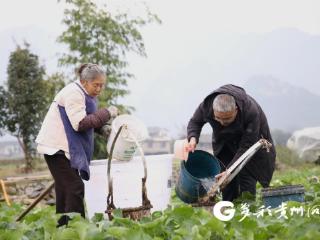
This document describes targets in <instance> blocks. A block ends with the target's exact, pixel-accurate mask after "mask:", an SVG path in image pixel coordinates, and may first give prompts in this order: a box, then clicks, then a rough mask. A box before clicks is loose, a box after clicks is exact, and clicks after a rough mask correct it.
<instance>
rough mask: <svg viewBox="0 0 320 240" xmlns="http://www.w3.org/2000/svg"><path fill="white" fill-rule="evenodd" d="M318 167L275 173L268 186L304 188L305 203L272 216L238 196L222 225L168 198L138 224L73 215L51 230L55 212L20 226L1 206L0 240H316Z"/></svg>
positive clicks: (35, 215) (319, 230)
mask: <svg viewBox="0 0 320 240" xmlns="http://www.w3.org/2000/svg"><path fill="white" fill-rule="evenodd" d="M319 177H320V166H317V165H314V164H299V166H297V165H296V166H286V167H285V170H281V171H280V170H277V171H276V172H275V175H274V178H273V180H272V186H283V185H288V184H303V185H304V186H305V189H306V193H305V200H306V201H305V202H304V203H297V202H287V203H286V204H285V205H284V206H282V208H280V207H279V208H275V209H273V210H271V211H267V209H265V208H263V206H262V202H261V198H260V195H259V192H260V191H259V187H258V195H257V198H256V200H253V199H252V198H251V197H250V196H243V197H242V198H241V199H240V200H239V201H237V202H236V203H235V207H234V210H235V215H234V217H233V218H232V219H231V220H230V221H226V222H224V221H221V220H219V219H217V218H216V217H215V216H214V215H213V214H212V213H211V212H209V211H206V210H204V209H201V208H192V207H190V206H189V205H186V204H183V203H181V202H180V201H179V200H178V199H177V198H176V197H175V196H174V194H173V199H172V204H171V206H169V207H168V209H166V210H165V211H163V212H154V213H153V214H152V216H150V217H146V218H143V219H142V220H140V221H139V222H137V221H132V220H129V219H126V218H122V217H121V212H119V211H116V212H115V218H114V220H113V221H108V220H106V219H104V218H103V214H101V213H98V214H96V215H95V217H93V218H92V219H90V220H88V219H82V218H81V217H80V216H79V215H72V221H71V222H70V224H69V225H68V227H62V228H58V229H57V228H56V221H57V218H58V216H57V215H56V214H55V211H54V208H52V207H47V208H42V209H35V210H33V211H32V212H31V213H30V214H29V215H27V216H26V217H25V219H24V220H23V221H22V222H21V223H16V222H15V218H16V217H17V215H18V214H19V213H20V212H21V211H22V210H23V208H22V206H19V205H14V206H12V207H7V206H6V205H4V204H2V205H1V206H0V239H1V240H5V239H8V240H12V239H23V240H27V239H30V240H35V239H41V240H43V239H70V240H71V239H72V240H75V239H82V240H90V239H137V240H141V239H146V240H147V239H199V240H202V239H245V240H248V239H257V240H262V239H274V240H275V239H295V240H298V239H310V240H314V239H320V212H319V211H320V183H319Z"/></svg>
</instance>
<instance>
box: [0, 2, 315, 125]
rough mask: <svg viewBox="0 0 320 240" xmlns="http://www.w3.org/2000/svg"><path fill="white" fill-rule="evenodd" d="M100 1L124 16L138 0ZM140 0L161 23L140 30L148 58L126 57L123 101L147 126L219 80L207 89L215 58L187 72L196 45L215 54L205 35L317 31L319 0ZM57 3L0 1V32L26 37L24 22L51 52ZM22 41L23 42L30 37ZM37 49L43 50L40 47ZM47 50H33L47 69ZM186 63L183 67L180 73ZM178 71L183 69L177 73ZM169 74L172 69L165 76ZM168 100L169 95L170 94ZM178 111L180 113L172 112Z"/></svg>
mask: <svg viewBox="0 0 320 240" xmlns="http://www.w3.org/2000/svg"><path fill="white" fill-rule="evenodd" d="M104 2H106V3H107V6H108V7H109V8H110V9H111V11H112V12H116V11H121V12H123V11H129V12H130V13H131V14H132V15H139V14H141V13H142V12H143V11H142V10H141V9H143V8H142V4H141V1H134V0H127V1H123V0H113V1H102V0H100V1H99V3H104ZM144 2H145V3H146V5H148V6H149V8H150V10H151V11H152V12H154V13H156V14H157V15H158V16H159V17H160V19H161V20H162V21H163V23H162V25H160V26H159V25H155V24H154V25H150V26H147V27H146V28H144V29H143V30H142V33H143V36H144V39H145V44H146V50H147V54H148V58H147V59H141V58H138V57H136V56H131V55H130V56H129V63H130V71H131V72H132V73H134V74H135V76H136V79H135V80H131V81H130V82H129V89H130V90H131V95H130V96H128V97H127V98H125V99H124V100H123V102H124V103H126V104H129V105H132V106H134V107H136V109H137V112H136V115H137V116H139V117H140V118H141V119H142V120H143V121H145V122H146V123H147V125H161V126H164V127H167V128H169V129H171V130H172V129H173V128H179V126H181V125H183V124H187V121H188V118H189V117H190V115H191V114H192V113H193V111H194V108H195V107H196V106H197V105H198V104H199V102H200V100H201V99H202V98H203V97H204V96H205V95H206V94H207V93H209V92H211V91H212V90H213V89H214V87H216V86H217V85H218V84H219V81H215V80H212V88H211V85H208V81H209V80H210V78H209V77H208V76H207V73H208V72H209V73H210V71H212V69H210V66H212V65H214V64H215V62H214V61H211V62H210V64H209V63H208V62H209V60H208V62H206V61H205V62H201V63H200V64H201V65H202V66H203V69H204V71H203V76H202V75H201V72H197V73H195V72H192V68H189V69H188V68H186V66H190V58H194V59H202V60H201V61H203V59H204V57H205V56H203V55H205V54H206V53H205V51H204V50H203V49H206V48H208V49H212V48H213V47H214V48H215V53H216V54H217V55H219V54H220V53H222V52H223V51H224V50H223V42H222V43H220V44H221V46H220V45H218V46H212V44H211V43H212V41H211V40H212V39H213V38H214V37H215V36H220V35H223V34H234V35H235V36H238V35H246V34H257V35H259V34H266V33H269V32H272V31H274V30H277V29H283V28H295V29H298V30H300V31H302V32H305V33H308V34H311V35H315V36H317V35H320V14H319V12H320V1H319V0H300V1H299V0H263V1H262V0H234V1H228V0H220V1H215V0H206V1H204V0H197V1H196V0H190V1H188V0H146V1H144ZM64 6H65V4H64V3H59V4H58V3H57V1H56V0H27V1H25V0H10V1H2V5H1V7H0V36H1V33H3V34H5V33H6V32H10V34H12V31H15V29H16V31H19V29H25V28H26V29H28V33H26V35H28V34H29V35H28V36H30V38H32V29H41V30H42V31H44V32H45V33H46V34H47V35H48V39H50V40H48V52H50V50H51V51H53V50H52V49H54V48H52V46H53V44H55V43H54V39H55V38H56V37H57V36H58V35H59V34H60V33H61V31H62V29H63V27H62V25H61V20H62V17H63V9H64ZM30 29H31V30H30ZM18 36H20V37H21V34H20V35H19V33H18V32H17V35H15V34H13V35H11V36H10V37H11V38H12V39H16V40H17V41H20V38H19V37H18ZM2 37H3V35H2ZM27 40H29V42H30V39H27ZM32 41H34V42H32ZM50 41H51V42H50ZM0 43H1V39H0ZM30 43H31V45H36V46H34V47H35V49H37V45H41V44H43V43H37V42H36V40H34V39H31V42H30ZM216 45H217V44H216ZM199 49H202V50H199ZM12 50H13V49H1V58H7V56H8V54H9V52H10V51H12ZM219 51H221V52H219ZM39 52H41V53H43V52H46V50H45V49H44V48H43V47H42V48H41V50H39ZM50 54H51V53H50ZM220 55H221V56H220V58H219V59H220V60H219V61H227V60H228V59H227V58H228V54H227V53H225V52H223V54H220ZM51 56H52V55H50V57H48V56H40V58H42V59H45V60H46V62H47V63H48V66H47V69H48V71H49V72H50V71H51V72H53V71H55V70H56V69H55V67H53V65H54V64H55V63H56V59H55V58H54V57H52V58H51ZM48 58H50V59H48ZM209 58H210V56H208V59H209ZM223 58H225V59H223ZM1 60H2V62H4V61H7V60H4V59H1ZM217 64H219V63H218V62H217ZM191 66H192V65H191ZM5 67H6V66H5V65H2V66H1V68H5ZM188 70H190V73H188V72H186V71H188ZM198 71H199V70H198ZM1 72H3V69H1ZM181 72H186V73H185V75H178V73H181ZM175 73H177V76H176V81H175V82H174V83H173V82H172V79H174V74H175ZM211 73H212V75H214V73H213V72H211ZM186 76H190V78H195V79H196V78H199V79H206V80H203V81H207V82H206V84H204V85H203V87H201V86H202V85H201V84H199V80H195V81H191V80H188V81H186V78H187V77H186ZM217 76H222V75H217ZM193 93H194V100H193V101H192V103H191V104H190V103H188V104H186V105H184V102H185V101H184V98H190V97H192V96H190V95H191V94H193ZM172 99H175V100H174V101H170V100H172ZM172 104H175V107H172V106H170V105H172ZM179 112H181V114H180V113H179ZM178 115H179V116H180V115H181V116H182V117H181V118H179V117H178Z"/></svg>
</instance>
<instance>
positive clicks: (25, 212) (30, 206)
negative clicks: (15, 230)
mask: <svg viewBox="0 0 320 240" xmlns="http://www.w3.org/2000/svg"><path fill="white" fill-rule="evenodd" d="M53 186H54V182H52V183H51V184H50V185H49V186H48V187H47V188H46V189H45V190H44V191H43V192H42V193H41V194H40V195H39V196H38V197H37V198H36V199H35V200H34V201H33V202H32V203H31V204H30V205H29V207H28V208H27V209H26V210H24V211H23V212H22V213H21V214H20V215H19V217H18V218H17V219H16V221H17V222H18V221H20V220H21V219H22V218H24V216H25V215H27V214H28V212H30V211H31V209H33V208H34V207H35V206H36V205H37V204H38V202H40V200H41V199H43V198H44V197H45V196H46V195H47V194H48V193H49V192H50V191H51V189H52V188H53Z"/></svg>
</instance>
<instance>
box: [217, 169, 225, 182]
mask: <svg viewBox="0 0 320 240" xmlns="http://www.w3.org/2000/svg"><path fill="white" fill-rule="evenodd" d="M226 174H227V172H226V171H224V172H222V173H219V174H217V175H216V176H215V179H216V181H217V182H218V181H219V180H220V179H221V178H222V177H224V176H225V175H226Z"/></svg>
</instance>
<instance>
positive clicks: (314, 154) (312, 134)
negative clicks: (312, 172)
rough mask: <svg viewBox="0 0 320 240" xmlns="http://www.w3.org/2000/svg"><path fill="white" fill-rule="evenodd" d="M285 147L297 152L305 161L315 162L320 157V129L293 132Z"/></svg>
mask: <svg viewBox="0 0 320 240" xmlns="http://www.w3.org/2000/svg"><path fill="white" fill-rule="evenodd" d="M287 147H288V148H290V149H291V150H294V151H295V152H297V153H298V155H299V157H300V158H302V159H303V160H305V161H310V162H314V161H316V160H317V159H318V157H319V156H320V127H313V128H304V129H302V130H298V131H295V132H294V133H293V135H292V136H291V137H290V138H289V140H288V142H287Z"/></svg>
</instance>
